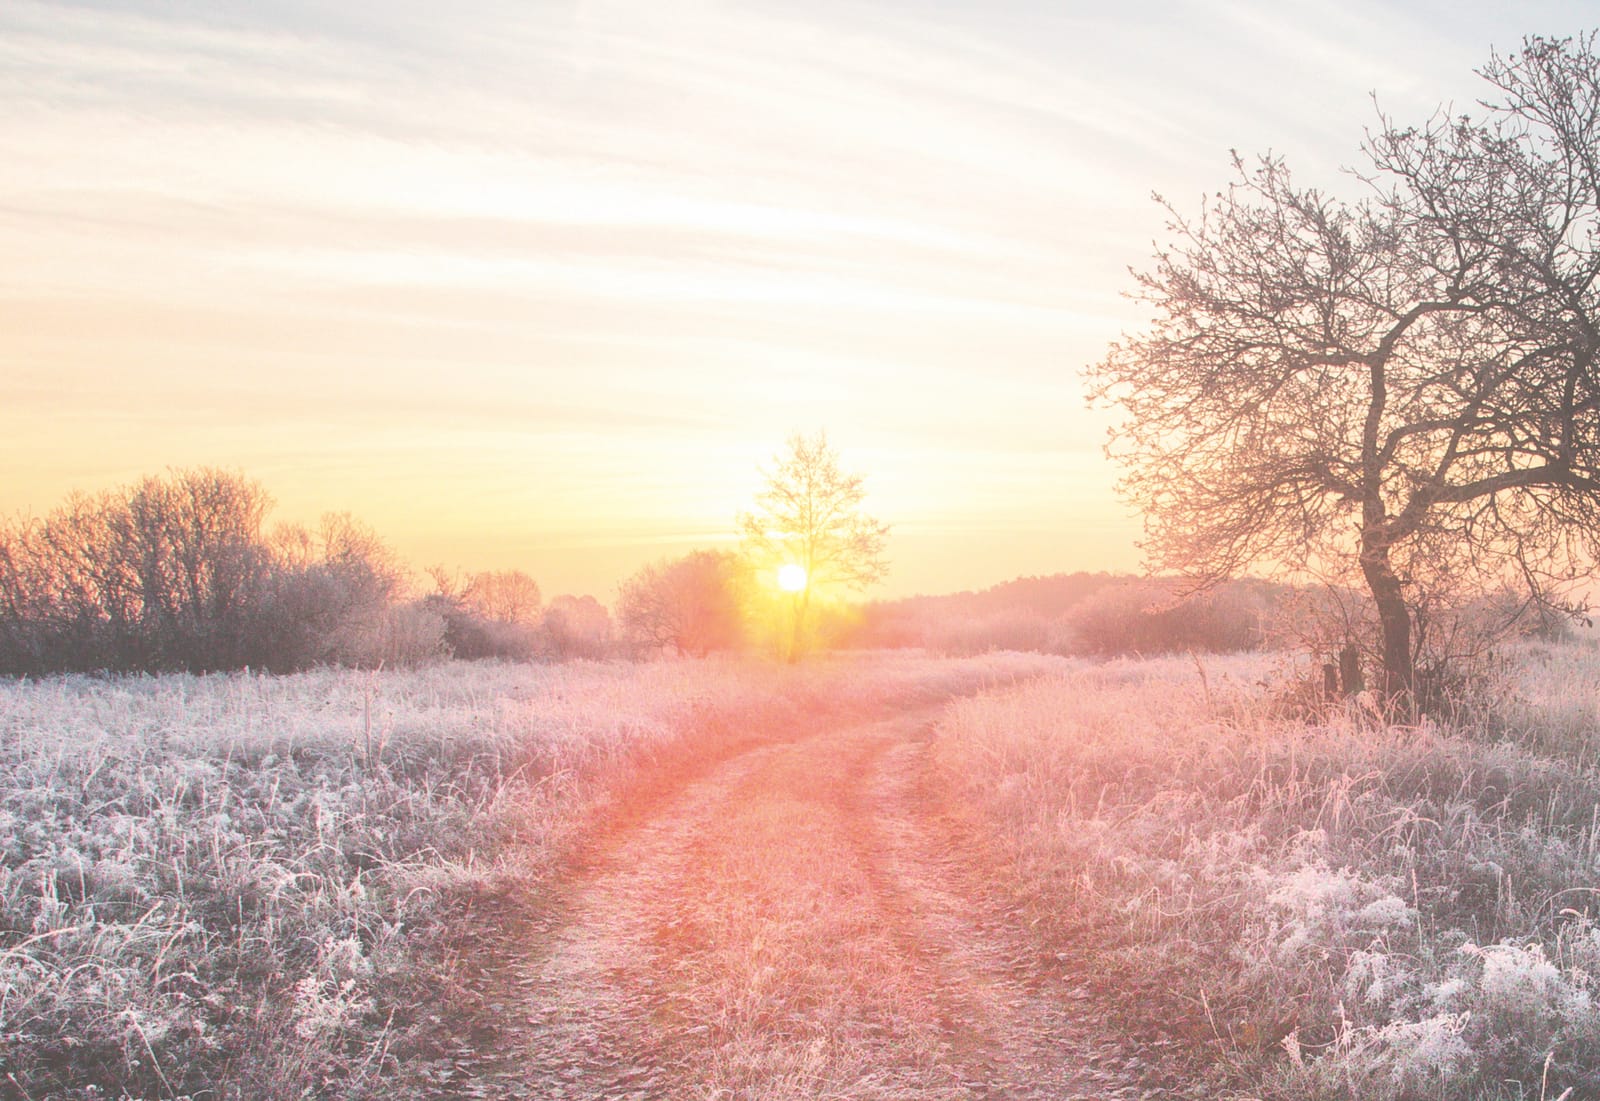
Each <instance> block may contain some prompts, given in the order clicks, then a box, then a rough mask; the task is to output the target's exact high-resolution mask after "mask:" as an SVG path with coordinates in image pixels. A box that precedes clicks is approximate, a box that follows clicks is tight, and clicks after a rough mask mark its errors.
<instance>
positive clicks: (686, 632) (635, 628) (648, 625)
mask: <svg viewBox="0 0 1600 1101" xmlns="http://www.w3.org/2000/svg"><path fill="white" fill-rule="evenodd" d="M740 573H741V571H740V567H739V561H738V558H737V557H736V556H735V555H732V554H729V553H728V552H726V551H708V550H700V551H692V552H690V553H689V554H686V555H684V556H683V557H682V558H675V559H670V560H667V561H662V562H656V563H653V564H651V565H648V566H645V567H644V568H643V569H641V570H640V571H639V572H638V573H636V574H634V575H633V576H632V577H630V578H629V579H628V580H627V581H625V582H623V584H622V589H621V592H620V594H619V596H618V599H617V619H618V621H619V622H620V623H621V624H622V627H623V629H624V631H626V633H627V635H628V637H629V639H630V640H632V641H633V642H635V643H637V644H641V645H643V646H646V647H654V648H671V649H673V650H676V651H677V652H678V653H679V654H693V655H695V656H696V657H704V656H705V655H706V654H707V653H709V652H711V651H712V650H731V649H734V648H736V647H737V646H739V644H740V643H741V642H742V641H743V637H744V608H743V600H742V594H741V592H740V589H741V587H742V586H741V577H740Z"/></svg>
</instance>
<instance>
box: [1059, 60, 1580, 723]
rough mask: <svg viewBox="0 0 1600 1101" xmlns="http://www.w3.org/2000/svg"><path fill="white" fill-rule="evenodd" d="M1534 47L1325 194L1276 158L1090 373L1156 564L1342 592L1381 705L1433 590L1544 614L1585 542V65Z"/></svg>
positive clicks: (1179, 262) (1250, 166) (1149, 281)
mask: <svg viewBox="0 0 1600 1101" xmlns="http://www.w3.org/2000/svg"><path fill="white" fill-rule="evenodd" d="M1594 44H1595V40H1594V38H1593V36H1587V37H1583V38H1579V39H1556V40H1552V39H1544V38H1530V39H1527V40H1525V41H1524V43H1523V48H1522V49H1521V51H1520V52H1517V53H1513V54H1509V55H1500V54H1494V55H1492V56H1491V60H1490V62H1489V63H1488V64H1487V65H1486V66H1484V67H1483V68H1482V69H1481V70H1479V73H1480V75H1481V76H1482V77H1483V78H1484V79H1485V80H1486V81H1487V82H1488V85H1489V87H1490V92H1489V96H1490V98H1489V100H1487V101H1486V102H1485V103H1483V104H1481V105H1480V106H1479V108H1478V109H1477V110H1476V113H1474V114H1462V115H1452V114H1449V113H1446V112H1443V111H1441V112H1440V113H1439V114H1437V115H1436V116H1435V117H1434V118H1433V119H1431V120H1429V121H1428V122H1426V123H1424V124H1422V125H1420V126H1414V127H1402V126H1399V125H1397V124H1395V123H1394V122H1393V121H1392V120H1390V119H1388V118H1381V119H1380V125H1379V126H1378V127H1377V129H1376V130H1375V132H1372V133H1369V135H1368V137H1367V140H1366V142H1365V144H1364V145H1363V154H1364V158H1365V164H1364V166H1363V167H1362V168H1361V169H1360V170H1358V171H1357V172H1356V173H1354V174H1353V180H1354V182H1353V187H1356V188H1358V189H1359V190H1360V192H1361V197H1360V198H1358V199H1356V200H1355V201H1345V200H1341V199H1338V198H1334V197H1332V196H1329V195H1326V194H1323V193H1321V192H1319V191H1317V190H1315V189H1309V188H1302V187H1297V186H1296V185H1295V184H1294V183H1293V181H1292V180H1291V178H1290V174H1289V171H1288V169H1287V168H1286V167H1285V165H1284V164H1283V163H1282V161H1281V160H1279V159H1276V158H1271V157H1267V158H1262V159H1260V160H1258V161H1256V162H1252V163H1246V162H1245V161H1243V160H1242V159H1239V158H1238V157H1237V156H1236V158H1235V167H1236V179H1235V181H1234V183H1233V184H1232V186H1230V187H1229V188H1227V189H1226V190H1225V191H1223V192H1220V193H1218V194H1217V195H1216V196H1215V197H1214V198H1212V199H1211V200H1209V201H1208V202H1206V203H1205V204H1204V206H1203V207H1202V209H1201V210H1200V212H1199V214H1198V215H1197V216H1193V217H1185V216H1183V215H1181V214H1179V213H1178V212H1177V211H1176V210H1175V209H1174V208H1173V207H1172V206H1170V205H1168V210H1169V211H1170V212H1171V215H1172V219H1171V223H1170V230H1171V232H1172V238H1173V239H1172V241H1171V242H1170V243H1169V244H1168V245H1167V246H1166V247H1165V248H1164V249H1162V250H1161V251H1159V252H1158V253H1157V254H1156V256H1155V261H1154V267H1153V268H1152V269H1151V270H1150V271H1148V272H1145V273H1142V274H1138V275H1137V279H1138V286H1139V289H1140V292H1141V293H1140V297H1141V298H1142V299H1143V300H1144V301H1145V302H1147V303H1148V304H1149V305H1150V306H1151V307H1153V314H1154V320H1153V321H1152V322H1151V324H1150V325H1149V327H1148V329H1147V330H1146V331H1144V332H1142V333H1141V334H1139V335H1136V336H1133V337H1129V338H1126V339H1125V340H1124V341H1123V342H1121V343H1119V344H1117V345H1115V346H1113V347H1112V349H1111V350H1110V352H1109V353H1108V355H1107V356H1106V358H1105V359H1104V361H1102V362H1101V363H1099V364H1097V365H1095V366H1093V367H1091V368H1090V369H1089V372H1088V374H1089V377H1090V382H1091V392H1092V394H1093V395H1094V396H1095V397H1097V398H1098V399H1100V400H1103V401H1109V402H1113V403H1115V404H1117V405H1120V406H1121V408H1122V409H1123V410H1124V411H1125V413H1126V418H1125V420H1124V421H1123V422H1122V424H1121V425H1120V427H1119V428H1117V429H1116V430H1114V432H1113V436H1112V441H1111V444H1110V446H1109V448H1108V450H1109V451H1110V453H1111V454H1112V455H1113V456H1114V457H1116V458H1119V459H1120V460H1122V461H1123V462H1124V463H1125V464H1126V466H1127V471H1128V473H1127V475H1126V478H1125V480H1124V483H1123V484H1124V489H1125V491H1126V492H1127V494H1128V495H1129V496H1130V497H1131V498H1132V499H1133V500H1134V501H1136V502H1138V503H1139V504H1140V505H1142V506H1143V507H1144V509H1145V510H1146V516H1147V535H1148V540H1147V544H1146V549H1147V552H1148V554H1149V556H1150V559H1151V564H1152V565H1154V566H1157V567H1160V568H1167V569H1174V568H1175V569H1180V570H1184V571H1187V572H1189V573H1191V574H1192V575H1195V576H1196V577H1198V578H1200V579H1213V578H1219V577H1223V576H1227V575H1229V574H1234V573H1238V572H1241V571H1244V570H1247V569H1257V570H1260V569H1271V568H1282V569H1287V570H1306V569H1312V570H1317V571H1327V570H1336V569H1337V568H1338V567H1339V566H1340V565H1341V564H1343V565H1345V566H1348V567H1351V570H1350V572H1351V573H1352V574H1354V573H1357V572H1358V573H1359V576H1360V578H1361V579H1362V580H1363V581H1364V582H1365V586H1366V588H1367V589H1368V590H1370V592H1371V595H1372V599H1373V602H1374V606H1375V608H1376V612H1377V620H1378V624H1379V631H1378V634H1379V638H1378V639H1377V645H1376V647H1375V649H1376V651H1377V653H1378V655H1379V658H1380V661H1381V665H1382V671H1383V680H1382V683H1383V685H1384V686H1385V688H1386V689H1387V690H1388V692H1389V693H1390V694H1391V695H1395V696H1403V695H1407V694H1409V693H1410V692H1411V691H1412V689H1413V688H1414V683H1413V682H1414V670H1415V662H1416V656H1417V653H1418V649H1417V648H1418V645H1419V643H1420V639H1419V638H1418V637H1417V636H1418V632H1417V630H1416V614H1415V613H1416V611H1417V608H1418V605H1419V601H1420V600H1421V599H1422V594H1423V593H1424V592H1425V591H1426V590H1427V588H1428V587H1429V585H1430V584H1432V583H1434V582H1435V581H1436V580H1437V579H1438V578H1439V577H1440V576H1441V575H1448V576H1449V577H1450V578H1451V579H1452V580H1453V581H1455V582H1458V583H1468V584H1478V585H1482V586H1484V587H1491V586H1498V585H1503V584H1508V583H1509V584H1514V585H1516V586H1517V587H1519V588H1520V589H1521V590H1522V591H1523V592H1524V593H1526V594H1527V595H1528V596H1529V597H1530V598H1532V599H1536V600H1540V601H1545V602H1548V603H1551V604H1559V603H1560V602H1561V601H1562V600H1563V599H1564V597H1563V594H1564V592H1565V591H1566V588H1567V586H1568V584H1569V583H1570V582H1572V581H1573V580H1574V579H1575V578H1577V577H1578V576H1580V575H1581V574H1582V573H1583V572H1584V571H1585V570H1586V569H1587V568H1588V565H1589V563H1590V561H1591V560H1592V555H1593V551H1594V536H1595V534H1596V532H1597V530H1600V529H1597V526H1596V525H1597V523H1600V379H1597V375H1596V370H1595V355H1596V350H1597V348H1600V329H1597V324H1600V237H1597V232H1600V59H1597V57H1596V54H1595V52H1594Z"/></svg>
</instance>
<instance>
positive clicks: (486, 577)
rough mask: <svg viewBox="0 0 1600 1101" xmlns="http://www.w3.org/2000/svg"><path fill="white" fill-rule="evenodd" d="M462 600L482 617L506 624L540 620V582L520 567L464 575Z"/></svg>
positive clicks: (526, 625) (535, 622) (527, 623)
mask: <svg viewBox="0 0 1600 1101" xmlns="http://www.w3.org/2000/svg"><path fill="white" fill-rule="evenodd" d="M461 599H462V602H463V603H465V604H466V605H467V607H469V608H471V609H472V610H473V611H475V612H477V613H478V614H479V615H481V616H483V618H485V619H487V620H489V621H491V622H493V623H502V624H506V625H508V626H525V627H532V626H534V625H535V624H537V623H538V622H539V583H538V582H536V581H535V580H534V579H533V578H531V577H529V576H528V575H527V574H525V573H523V572H522V571H521V570H485V571H483V572H481V573H475V574H473V575H472V576H471V577H470V578H468V579H467V584H466V587H465V588H464V589H463V590H462V593H461Z"/></svg>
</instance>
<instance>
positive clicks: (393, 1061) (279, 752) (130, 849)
mask: <svg viewBox="0 0 1600 1101" xmlns="http://www.w3.org/2000/svg"><path fill="white" fill-rule="evenodd" d="M1049 660H1050V659H1045V658H1042V657H1038V656H1023V655H1007V656H999V657H996V656H990V657H982V658H976V659H971V660H966V661H945V660H934V659H925V658H921V657H917V656H897V655H883V656H881V657H869V658H863V659H852V660H847V661H828V660H819V661H815V662H811V663H808V664H806V665H805V666H802V667H800V668H798V669H796V668H790V667H786V666H780V665H774V664H770V663H765V662H759V661H738V660H732V659H730V660H725V661H719V660H711V661H698V662H661V663H653V664H632V663H626V662H610V663H595V662H576V663H569V664H563V665H537V664H522V663H462V662H455V663H446V664H439V665H435V666H432V667H428V668H423V669H417V670H404V671H384V672H361V671H355V670H348V669H324V670H317V671H312V672H307V673H300V674H295V675H291V676H283V677H274V676H262V675H257V674H252V673H240V674H213V675H207V676H193V675H183V674H177V675H165V676H157V677H151V676H132V677H110V678H93V677H80V676H69V677H54V678H48V679H45V680H41V681H13V682H9V683H5V684H3V685H0V1096H11V1097H19V1098H30V1099H42V1098H47V1097H48V1098H85V1099H87V1098H104V1097H112V1098H114V1097H148V1098H155V1097H161V1098H176V1097H192V1098H202V1097H203V1098H241V1099H243V1098H247V1099H251V1101H260V1099H272V1098H290V1097H303V1096H323V1095H331V1096H339V1097H346V1098H360V1097H371V1096H377V1095H379V1094H380V1093H382V1094H386V1095H388V1096H394V1091H395V1090H396V1089H397V1088H403V1083H404V1082H406V1081H410V1082H412V1083H413V1084H414V1085H415V1086H416V1088H418V1089H426V1088H427V1087H428V1086H429V1084H430V1078H429V1076H430V1066H429V1061H428V1058H427V1056H428V1054H429V1051H428V1043H429V1042H430V1039H431V1038H434V1037H436V1036H437V1034H438V1033H439V1031H440V1029H441V1027H442V1028H444V1029H446V1030H447V1029H448V1015H449V1011H450V997H451V990H452V981H453V976H454V972H455V970H456V967H457V964H458V963H459V962H460V959H461V957H462V955H463V953H465V952H469V951H470V946H463V945H462V944H461V943H460V938H459V936H458V933H459V930H460V924H461V918H462V915H463V913H464V911H465V910H466V909H467V908H468V907H470V906H471V904H472V903H473V902H474V901H476V900H481V899H483V898H485V897H490V896H494V895H497V894H504V893H507V892H516V891H521V892H533V891H536V890H537V889H538V887H539V885H540V883H542V882H543V881H544V880H545V879H546V878H547V877H548V876H550V875H551V874H552V872H553V871H554V870H555V869H556V868H557V867H558V866H559V864H560V861H561V860H562V858H563V856H564V855H565V854H567V853H569V852H570V851H571V849H572V847H573V846H574V845H575V844H577V843H578V842H579V841H580V840H581V838H582V837H583V835H584V834H585V833H586V832H588V831H591V830H593V829H595V828H598V825H599V824H600V823H601V822H603V821H604V820H605V819H606V817H607V815H608V814H612V813H614V812H616V811H618V810H619V808H625V807H626V806H627V805H628V804H629V803H630V801H633V800H635V799H637V798H638V797H639V796H640V794H641V791H642V790H644V789H645V788H647V787H648V786H649V784H650V783H652V782H654V783H667V782H670V777H671V776H673V775H674V774H676V773H678V772H681V771H684V770H692V769H694V768H695V767H697V765H698V763H703V762H705V761H708V760H714V759H716V758H718V757H725V756H727V755H729V754H732V753H735V752H737V751H738V750H739V749H741V748H745V747H748V746H749V745H751V744H755V743H756V742H760V741H767V740H772V739H775V738H781V737H784V736H787V735H792V734H796V733H799V732H801V731H803V730H804V729H805V728H806V726H807V725H808V724H811V723H814V722H816V721H819V720H822V719H827V718H844V717H848V716H849V715H851V714H852V713H856V712H860V713H863V714H866V713H879V712H882V711H883V710H885V709H895V708H904V707H911V706H917V705H919V704H921V703H925V702H926V701H929V700H937V699H941V698H944V697H945V696H947V695H948V694H949V693H951V692H953V691H971V690H973V689H975V688H976V687H978V686H980V685H983V684H988V683H993V682H996V681H999V680H1010V679H1014V678H1016V677H1018V676H1030V675H1035V674H1037V673H1038V672H1040V671H1042V669H1043V668H1044V667H1045V666H1046V665H1047V664H1048V662H1049ZM441 1017H444V1018H445V1019H444V1020H443V1021H442V1022H441ZM402 1063H403V1064H404V1066H403V1067H402ZM402 1071H403V1076H402V1078H401V1079H400V1082H401V1085H399V1086H397V1077H396V1076H397V1074H398V1073H400V1072H402ZM441 1073H443V1072H441Z"/></svg>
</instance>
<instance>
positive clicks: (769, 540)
mask: <svg viewBox="0 0 1600 1101" xmlns="http://www.w3.org/2000/svg"><path fill="white" fill-rule="evenodd" d="M765 477H766V486H765V488H763V489H762V491H761V492H760V493H758V494H757V495H756V501H755V509H754V510H753V511H751V512H748V513H744V514H742V515H741V516H740V517H739V530H740V532H741V534H742V536H743V539H744V548H745V552H746V554H748V555H749V556H750V558H751V559H752V561H754V562H756V563H759V564H761V565H762V566H764V567H766V568H769V569H771V570H773V571H777V570H778V569H780V568H781V567H783V566H797V567H799V568H800V569H801V570H803V571H804V573H803V575H801V576H800V578H799V579H798V581H799V582H800V584H799V587H798V589H797V590H796V591H795V593H794V598H793V601H792V604H793V607H792V615H793V621H792V632H791V636H790V645H789V656H790V660H793V659H794V658H795V657H796V656H797V655H798V653H799V650H800V642H801V640H802V638H803V637H804V628H805V623H806V618H807V615H808V613H809V610H810V607H811V602H812V599H813V594H815V593H825V592H828V591H830V590H838V589H852V590H860V589H864V588H866V587H867V586H868V585H870V584H872V583H873V582H876V581H878V580H880V579H881V578H882V577H883V575H884V574H885V573H886V572H887V571H888V568H889V567H888V562H887V561H886V560H885V559H884V557H883V551H884V544H885V543H886V542H887V540H888V537H889V526H888V525H887V524H884V523H881V522H879V521H878V520H875V519H873V518H872V517H871V516H868V515H867V514H866V513H864V512H863V511H862V503H863V502H864V501H865V499H866V489H865V487H864V483H863V481H862V478H861V477H860V476H859V475H855V474H846V473H844V472H843V471H842V470H840V469H839V459H838V455H837V454H835V452H834V450H833V449H832V448H831V447H829V446H828V439H827V436H826V435H824V434H823V433H820V432H819V433H818V434H817V435H815V436H813V437H811V438H809V439H808V438H806V437H805V436H801V435H798V434H796V435H794V436H791V437H790V439H789V449H788V451H787V453H785V454H781V455H779V456H776V458H775V465H774V467H773V468H772V469H771V470H770V471H766V472H765Z"/></svg>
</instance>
